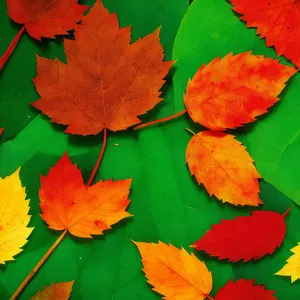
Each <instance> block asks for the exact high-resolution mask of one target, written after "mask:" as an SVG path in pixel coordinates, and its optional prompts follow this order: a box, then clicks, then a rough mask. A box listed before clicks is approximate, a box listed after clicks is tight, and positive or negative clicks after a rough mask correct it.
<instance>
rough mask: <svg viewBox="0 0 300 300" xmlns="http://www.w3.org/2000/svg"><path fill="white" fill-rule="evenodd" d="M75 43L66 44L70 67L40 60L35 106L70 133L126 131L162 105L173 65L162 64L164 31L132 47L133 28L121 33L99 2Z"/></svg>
mask: <svg viewBox="0 0 300 300" xmlns="http://www.w3.org/2000/svg"><path fill="white" fill-rule="evenodd" d="M99 32H101V34H99ZM75 38H76V40H65V52H66V56H67V61H68V64H67V65H66V64H64V63H62V62H60V61H59V60H57V59H54V60H48V59H43V58H40V57H37V62H38V65H37V77H36V78H35V79H34V83H35V86H36V89H37V91H38V93H39V94H40V96H41V99H39V100H37V101H36V102H34V103H32V105H33V106H34V107H36V108H37V109H39V110H41V111H42V112H43V113H44V114H46V115H48V116H49V117H50V118H51V119H52V120H51V121H53V122H55V123H59V124H63V125H68V128H67V129H66V131H65V132H67V133H70V134H81V135H90V134H97V133H99V132H101V131H102V130H103V129H104V128H107V129H109V130H112V131H117V130H125V129H127V128H128V127H130V126H132V125H135V124H137V123H139V122H140V120H139V119H138V116H139V115H142V114H144V113H146V112H147V111H148V110H149V109H151V108H153V107H154V106H155V105H156V104H157V103H159V102H160V101H161V100H162V99H161V98H160V94H161V93H160V92H159V90H160V88H161V87H162V85H163V83H164V77H165V76H166V75H167V73H168V71H169V69H170V67H171V65H172V62H163V58H164V54H163V48H162V46H161V45H160V43H159V30H157V31H155V32H153V33H152V34H150V35H148V36H146V37H144V38H142V39H139V40H138V41H136V42H135V43H134V44H132V45H130V28H129V27H126V28H119V27H118V20H117V17H116V15H115V14H109V12H108V11H107V9H105V8H104V7H103V5H102V3H101V2H100V1H99V0H98V1H96V4H95V5H94V7H93V8H92V9H91V10H90V12H89V14H88V15H87V16H86V17H83V19H82V24H81V26H78V27H77V28H76V30H75Z"/></svg>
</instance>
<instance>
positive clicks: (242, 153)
mask: <svg viewBox="0 0 300 300" xmlns="http://www.w3.org/2000/svg"><path fill="white" fill-rule="evenodd" d="M186 160H187V163H188V166H189V169H190V171H191V174H192V175H194V176H195V178H196V180H197V182H198V183H199V184H203V185H204V187H205V188H206V190H207V192H208V193H209V195H210V196H212V195H215V196H216V197H217V198H218V199H219V200H221V201H223V202H229V203H231V204H234V205H252V206H257V205H259V204H261V203H262V201H261V200H260V198H259V196H258V193H259V191H260V188H259V183H258V178H260V175H259V174H258V172H257V170H256V168H255V166H254V164H253V160H252V158H251V157H250V155H249V153H248V152H247V151H246V149H245V147H244V146H242V145H241V143H240V142H239V141H237V140H235V139H234V136H233V135H230V134H226V133H223V132H214V131H204V132H200V133H198V134H196V135H194V136H193V137H192V138H191V140H190V142H189V144H188V146H187V149H186Z"/></svg>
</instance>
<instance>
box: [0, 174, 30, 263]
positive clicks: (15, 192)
mask: <svg viewBox="0 0 300 300" xmlns="http://www.w3.org/2000/svg"><path fill="white" fill-rule="evenodd" d="M19 173H20V168H19V169H18V170H16V171H15V172H14V173H13V174H11V175H10V176H7V177H6V178H4V179H2V178H0V263H1V264H5V262H6V261H9V260H14V256H15V255H17V254H18V253H20V252H21V251H23V249H22V247H23V246H24V245H25V244H26V243H27V239H28V237H29V235H30V233H31V232H32V230H33V228H28V227H27V226H28V223H29V221H30V216H29V215H28V212H29V200H26V192H25V188H23V187H22V185H21V181H20V177H19Z"/></svg>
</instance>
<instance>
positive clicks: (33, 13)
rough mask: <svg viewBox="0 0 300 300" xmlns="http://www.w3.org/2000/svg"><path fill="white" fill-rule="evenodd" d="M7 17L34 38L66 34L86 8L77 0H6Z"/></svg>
mask: <svg viewBox="0 0 300 300" xmlns="http://www.w3.org/2000/svg"><path fill="white" fill-rule="evenodd" d="M6 2H7V8H8V15H9V17H10V18H11V19H12V20H13V21H15V22H16V23H19V24H24V25H25V28H26V30H27V32H28V33H29V34H30V35H31V36H32V37H33V38H35V39H37V40H40V39H41V37H47V38H54V37H55V35H59V34H66V33H67V31H68V30H70V29H73V28H74V26H75V24H76V23H77V22H79V21H80V19H81V16H82V14H83V13H84V12H85V11H86V10H87V9H88V6H86V5H79V4H78V3H77V0H51V1H50V0H6Z"/></svg>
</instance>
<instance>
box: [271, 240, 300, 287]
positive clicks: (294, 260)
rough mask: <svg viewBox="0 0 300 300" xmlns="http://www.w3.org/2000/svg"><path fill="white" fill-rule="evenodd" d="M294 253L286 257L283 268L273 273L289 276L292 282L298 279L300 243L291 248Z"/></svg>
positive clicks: (299, 271) (299, 272) (299, 274)
mask: <svg viewBox="0 0 300 300" xmlns="http://www.w3.org/2000/svg"><path fill="white" fill-rule="evenodd" d="M291 252H293V253H294V254H293V255H292V256H290V258H288V260H287V261H286V264H285V265H284V266H283V268H282V269H281V270H280V271H278V272H277V273H275V275H279V276H291V282H292V283H293V282H294V281H296V280H297V279H300V243H298V245H297V246H296V247H294V248H292V249H291Z"/></svg>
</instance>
